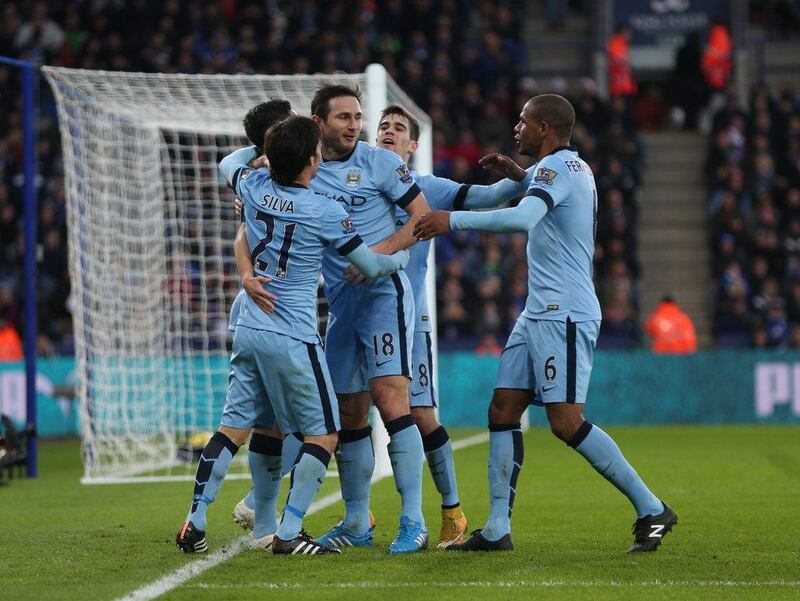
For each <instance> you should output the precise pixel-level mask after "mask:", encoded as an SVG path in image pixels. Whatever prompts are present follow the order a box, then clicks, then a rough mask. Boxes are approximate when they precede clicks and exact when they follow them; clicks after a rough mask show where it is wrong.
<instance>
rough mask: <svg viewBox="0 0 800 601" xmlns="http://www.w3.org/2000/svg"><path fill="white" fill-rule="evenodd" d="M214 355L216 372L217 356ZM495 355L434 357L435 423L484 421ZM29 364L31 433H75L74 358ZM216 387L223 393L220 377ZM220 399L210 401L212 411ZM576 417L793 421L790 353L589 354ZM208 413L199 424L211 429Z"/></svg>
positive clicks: (796, 357) (799, 358) (1, 373)
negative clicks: (33, 406)
mask: <svg viewBox="0 0 800 601" xmlns="http://www.w3.org/2000/svg"><path fill="white" fill-rule="evenodd" d="M217 361H219V362H220V364H219V367H220V368H223V369H224V362H225V361H226V358H224V357H219V358H218V359H217ZM497 362H498V359H497V358H496V357H477V356H475V355H474V354H472V353H442V354H441V356H440V358H439V371H440V373H439V386H440V390H439V397H440V405H441V406H440V412H441V420H442V422H443V423H445V424H447V425H449V426H477V427H483V426H485V425H486V408H487V406H488V402H489V399H490V398H491V394H492V389H493V387H494V377H495V373H496V371H497ZM37 367H38V370H39V374H38V378H37V388H38V390H39V398H38V420H37V422H38V423H37V428H38V431H39V432H40V434H41V435H42V436H63V435H70V434H76V433H77V432H78V416H77V413H78V412H77V410H76V406H75V402H74V401H71V400H69V399H66V398H63V397H58V396H56V392H57V391H54V387H55V386H58V385H61V384H64V383H70V382H71V381H72V380H74V367H75V363H74V361H73V360H72V359H68V358H59V359H40V360H39V361H38V363H37ZM214 371H217V372H218V373H219V372H220V371H221V370H216V369H215V370H214ZM216 385H218V386H220V388H217V389H218V390H224V386H225V380H224V379H222V380H221V381H220V382H219V383H217V384H216ZM222 401H224V399H214V402H215V404H217V403H219V404H220V407H219V408H220V410H221V403H222ZM24 412H25V374H24V371H23V365H22V364H21V363H0V413H4V414H7V415H11V416H12V418H14V420H15V421H16V422H18V423H22V422H24V415H25V413H24ZM585 414H586V416H587V418H588V419H590V420H592V421H596V422H597V423H600V424H606V425H623V424H636V425H655V424H734V423H736V424H752V423H763V424H800V353H798V352H790V351H786V352H781V351H771V352H770V351H752V350H741V351H734V350H725V351H722V350H712V351H703V352H699V353H697V354H695V355H689V356H656V355H653V354H651V353H650V352H647V351H630V352H626V351H606V352H602V351H601V352H597V353H596V355H595V367H594V372H593V374H592V382H591V386H590V388H589V399H588V403H587V407H586V410H585ZM215 419H216V418H214V421H212V422H211V423H209V427H210V428H212V429H213V427H214V425H215V423H216V422H215ZM531 423H533V424H534V425H535V424H543V423H544V415H543V413H542V410H541V409H538V408H532V410H531Z"/></svg>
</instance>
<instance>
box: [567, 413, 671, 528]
mask: <svg viewBox="0 0 800 601" xmlns="http://www.w3.org/2000/svg"><path fill="white" fill-rule="evenodd" d="M567 444H568V445H569V446H571V447H572V448H573V449H575V450H576V451H578V453H580V454H581V455H583V457H584V458H585V459H586V460H587V461H588V462H589V463H591V464H592V467H593V468H594V469H596V470H597V471H598V472H599V473H600V475H601V476H603V477H604V478H605V479H606V480H608V481H609V482H611V484H613V485H614V486H616V487H617V489H618V490H619V491H620V492H621V493H622V494H624V495H625V496H626V497H628V499H630V501H631V503H633V506H634V508H636V515H637V516H638V517H644V516H646V515H658V514H659V513H662V512H663V511H664V504H663V503H662V502H661V501H659V500H658V497H656V496H655V495H654V494H653V493H651V492H650V490H649V489H648V488H647V486H645V484H644V482H642V479H641V478H640V477H639V474H637V473H636V470H635V469H633V467H631V464H630V463H628V461H627V460H626V459H625V457H624V456H623V455H622V451H620V450H619V447H618V446H617V443H615V442H614V441H613V440H612V438H611V437H610V436H609V435H608V434H606V433H605V432H603V431H602V430H601V429H600V428H598V427H597V426H594V425H592V424H590V423H589V422H583V424H582V425H581V427H580V428H578V431H577V432H576V433H575V435H574V436H573V437H572V439H571V440H569V441H568V442H567Z"/></svg>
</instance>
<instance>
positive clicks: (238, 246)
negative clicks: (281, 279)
mask: <svg viewBox="0 0 800 601" xmlns="http://www.w3.org/2000/svg"><path fill="white" fill-rule="evenodd" d="M233 254H234V256H235V257H236V269H237V270H238V271H239V277H240V278H241V279H242V287H243V288H244V289H245V292H247V295H248V296H249V297H250V298H252V299H253V302H254V303H255V304H256V305H258V307H259V308H260V309H261V310H262V311H264V312H265V313H272V312H273V311H274V310H275V302H276V301H277V300H278V297H277V296H275V295H274V294H272V293H271V292H268V291H267V290H266V289H265V288H264V286H265V285H266V284H268V283H269V282H271V281H272V278H268V277H265V276H257V275H256V274H255V271H254V269H253V260H252V259H251V257H250V247H249V245H248V244H247V226H246V225H245V224H244V223H242V225H240V226H239V231H238V232H236V239H235V240H234V242H233Z"/></svg>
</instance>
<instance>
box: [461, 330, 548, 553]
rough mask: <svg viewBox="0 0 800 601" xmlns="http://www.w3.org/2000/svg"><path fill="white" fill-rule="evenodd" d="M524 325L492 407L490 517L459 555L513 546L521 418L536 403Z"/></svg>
mask: <svg viewBox="0 0 800 601" xmlns="http://www.w3.org/2000/svg"><path fill="white" fill-rule="evenodd" d="M525 327H526V320H525V319H524V318H522V317H520V318H519V319H518V320H517V323H516V325H515V326H514V329H513V330H512V332H511V335H510V336H509V337H508V342H507V343H506V346H505V348H504V349H503V354H502V355H501V356H500V366H499V369H498V373H497V382H496V384H495V390H494V395H493V396H492V402H491V404H490V405H489V470H488V471H489V517H488V519H487V520H486V524H485V525H484V527H483V528H482V529H481V530H480V531H479V532H477V533H474V534H473V535H472V536H470V538H468V539H467V540H466V541H465V542H463V543H461V544H460V545H451V546H450V547H448V549H452V550H457V551H506V550H510V549H513V548H514V546H513V544H512V542H511V512H512V510H513V507H514V496H515V495H516V491H517V479H518V478H519V473H520V470H521V468H522V461H523V458H524V448H523V443H522V426H521V422H522V415H523V413H525V410H526V409H527V408H528V405H529V404H530V403H531V401H532V400H533V399H534V389H535V387H536V380H535V377H534V371H533V360H532V356H531V353H530V351H529V349H528V345H527V341H526V339H525V334H524V329H525Z"/></svg>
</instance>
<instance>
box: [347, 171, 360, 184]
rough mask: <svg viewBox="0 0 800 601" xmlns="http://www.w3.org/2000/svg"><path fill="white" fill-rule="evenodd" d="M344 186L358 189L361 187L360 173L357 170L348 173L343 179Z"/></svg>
mask: <svg viewBox="0 0 800 601" xmlns="http://www.w3.org/2000/svg"><path fill="white" fill-rule="evenodd" d="M345 184H347V187H348V188H358V187H359V186H360V185H361V172H360V171H359V170H357V169H351V170H350V171H348V172H347V176H346V177H345Z"/></svg>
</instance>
